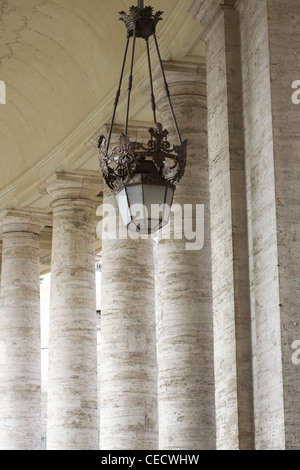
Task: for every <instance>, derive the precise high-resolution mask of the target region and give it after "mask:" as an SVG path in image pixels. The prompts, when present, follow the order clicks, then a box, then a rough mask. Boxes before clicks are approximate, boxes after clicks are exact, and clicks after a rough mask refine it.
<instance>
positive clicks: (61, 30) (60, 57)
mask: <svg viewBox="0 0 300 470" xmlns="http://www.w3.org/2000/svg"><path fill="white" fill-rule="evenodd" d="M145 3H146V4H147V2H145ZM192 3H193V1H192V0H186V1H184V2H182V0H163V1H159V0H149V2H148V4H151V5H152V6H153V7H154V9H155V10H159V9H160V10H164V12H165V14H164V19H165V21H164V22H160V23H159V26H158V36H159V37H160V39H161V42H162V43H161V42H160V45H161V47H162V51H163V58H166V59H182V58H183V57H184V56H185V55H186V52H187V51H189V50H190V51H193V50H194V51H195V54H194V55H195V56H196V55H197V56H198V55H199V50H200V54H201V47H202V46H200V49H199V44H198V42H197V38H198V37H199V35H200V32H201V28H200V25H197V24H196V23H195V22H194V20H192V18H191V15H190V14H189V12H188V9H189V7H190V6H191V4H192ZM132 4H136V1H131V0H127V1H124V0H113V1H111V0H85V1H83V0H0V80H3V81H4V82H5V83H6V100H7V101H6V104H5V105H0V161H1V172H0V209H3V208H4V206H5V207H7V206H12V205H14V206H17V205H22V204H21V203H20V201H19V199H18V194H19V193H20V194H21V193H22V194H24V191H25V192H26V188H25V187H26V185H27V186H32V185H33V184H35V187H37V186H38V184H39V183H40V182H41V181H42V180H43V178H44V177H46V176H47V173H49V172H50V171H55V170H57V171H61V170H64V169H67V168H68V169H69V168H70V167H71V168H72V165H71V164H69V166H68V162H69V159H70V155H71V154H72V152H73V150H74V152H75V153H76V151H77V149H74V148H73V147H72V143H71V141H72V139H71V137H72V136H73V134H74V132H76V130H78V129H79V130H80V132H79V133H78V135H79V136H80V138H81V139H83V141H84V140H87V139H89V138H90V137H91V135H88V132H87V129H88V131H89V132H92V133H93V132H96V131H97V128H99V127H100V126H101V125H103V124H104V123H105V122H107V121H108V119H109V117H108V116H110V113H111V109H112V104H113V99H114V95H115V91H116V87H117V83H118V79H119V74H120V67H121V63H122V57H123V52H124V47H125V38H126V29H125V26H124V25H123V24H121V23H120V22H119V20H118V18H119V15H118V12H119V11H120V10H125V11H128V10H129V7H130V6H131V5H132ZM183 4H184V5H183ZM191 28H192V29H191ZM179 30H182V31H183V33H182V39H183V40H182V41H180V40H179V39H178V31H179ZM197 44H198V45H197ZM187 45H188V47H187ZM137 46H138V47H137V59H139V58H140V62H141V66H140V71H139V72H138V73H137V81H141V80H142V78H143V76H144V75H143V74H144V73H146V72H145V71H144V69H143V67H142V65H143V64H144V62H145V60H144V62H143V57H144V49H142V47H141V46H142V44H141V43H140V42H138V45H137ZM181 48H182V50H181ZM193 48H194V49H193ZM191 53H193V52H191ZM178 54H179V56H178ZM180 54H181V56H180ZM145 70H146V69H145ZM124 87H125V88H126V83H125V84H124ZM134 100H137V98H136V95H133V106H134V103H135V101H134ZM136 103H137V101H136ZM121 108H122V104H121ZM142 108H143V105H141V106H140V107H138V106H137V107H136V112H135V115H134V116H133V118H134V119H138V120H146V119H147V115H146V114H143V113H142V112H141V109H142ZM83 123H85V125H86V127H84V126H83ZM70 136H71V137H70ZM68 139H69V141H68ZM66 142H68V145H66ZM80 142H81V141H80ZM83 143H84V142H82V144H83ZM73 145H74V146H75V145H78V143H77V144H75V143H74V144H73ZM79 147H80V145H79ZM82 149H83V147H82ZM75 150H76V151H75ZM84 151H85V150H84V149H83V150H82V151H81V150H80V151H79V152H78V155H77V153H76V158H75V157H74V158H73V157H72V158H73V160H72V162H73V161H75V160H76V159H77V156H78V158H79V160H80V157H81V154H82V152H84ZM49 156H51V158H50V157H49ZM54 157H55V158H54ZM77 166H78V165H77ZM32 169H35V170H34V171H33V173H32V178H33V180H32V179H30V177H29V176H26V175H29V173H30V171H32ZM28 172H29V173H28ZM22 175H25V176H24V178H23V180H22ZM20 181H21V183H22V184H21V183H20ZM12 185H15V188H14V192H13V193H11V194H13V196H14V199H13V200H10V201H9V200H8V199H5V194H6V192H7V191H8V188H10V187H11V186H12ZM22 185H23V186H22ZM21 186H22V187H21ZM24 188H25V189H24ZM8 194H10V193H8ZM2 196H3V197H2ZM10 198H11V195H10ZM1 199H2V201H1Z"/></svg>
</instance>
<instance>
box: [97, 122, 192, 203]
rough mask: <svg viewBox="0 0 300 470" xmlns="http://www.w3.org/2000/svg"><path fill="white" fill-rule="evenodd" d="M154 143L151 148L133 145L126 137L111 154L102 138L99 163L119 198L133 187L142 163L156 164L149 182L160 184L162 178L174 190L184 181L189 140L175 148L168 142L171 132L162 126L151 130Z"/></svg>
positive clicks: (157, 125) (121, 138) (151, 139)
mask: <svg viewBox="0 0 300 470" xmlns="http://www.w3.org/2000/svg"><path fill="white" fill-rule="evenodd" d="M149 133H150V137H151V138H150V140H149V141H148V143H147V145H145V144H143V143H141V142H132V141H130V139H129V138H128V137H126V136H125V135H124V134H122V135H121V136H120V143H119V144H118V145H115V146H114V147H112V148H111V149H110V150H108V149H107V147H106V143H107V142H106V138H105V137H104V136H103V135H101V136H100V137H99V141H98V148H99V163H100V167H101V170H102V174H103V177H104V179H105V181H106V183H107V185H108V187H109V188H111V189H112V190H113V191H114V193H115V194H116V193H117V192H119V191H120V190H121V189H122V188H124V187H125V186H126V184H128V183H129V181H130V180H131V179H132V178H133V176H134V174H135V173H137V172H138V166H139V164H140V163H142V162H147V161H148V162H149V161H152V162H153V163H154V167H153V168H154V171H153V172H151V171H150V173H148V175H147V177H146V176H145V177H146V178H147V179H148V180H149V181H151V180H152V181H157V178H158V177H160V181H161V180H165V181H166V182H168V183H169V184H170V185H171V186H174V183H175V182H176V181H177V182H178V181H180V179H181V178H182V176H183V175H184V171H185V166H186V155H187V140H185V141H184V142H183V143H182V144H181V145H173V148H171V145H170V143H169V141H168V134H169V132H168V131H167V130H166V129H163V127H162V125H161V124H156V126H155V128H151V129H149Z"/></svg>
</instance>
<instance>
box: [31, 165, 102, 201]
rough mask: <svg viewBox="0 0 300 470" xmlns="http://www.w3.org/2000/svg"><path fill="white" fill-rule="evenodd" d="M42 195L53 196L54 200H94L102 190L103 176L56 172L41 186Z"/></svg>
mask: <svg viewBox="0 0 300 470" xmlns="http://www.w3.org/2000/svg"><path fill="white" fill-rule="evenodd" d="M38 189H39V191H40V193H41V194H51V195H52V197H53V199H54V200H59V199H73V198H75V199H88V200H94V199H95V198H96V196H97V195H98V194H99V192H100V190H101V176H100V173H99V176H98V175H94V174H81V173H65V172H55V173H54V174H52V175H51V176H50V177H49V178H47V179H46V180H45V181H44V182H43V183H42V184H41V185H40V186H39V188H38Z"/></svg>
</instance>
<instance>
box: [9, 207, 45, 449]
mask: <svg viewBox="0 0 300 470" xmlns="http://www.w3.org/2000/svg"><path fill="white" fill-rule="evenodd" d="M49 221H50V217H49V216H46V215H44V214H37V213H28V212H21V211H12V210H7V211H5V212H4V213H2V215H1V222H0V223H1V229H2V233H3V234H2V280H1V309H0V449H1V450H39V449H40V448H41V343H40V260H39V240H40V237H39V234H40V231H41V229H42V228H43V227H44V225H45V224H46V223H48V222H49Z"/></svg>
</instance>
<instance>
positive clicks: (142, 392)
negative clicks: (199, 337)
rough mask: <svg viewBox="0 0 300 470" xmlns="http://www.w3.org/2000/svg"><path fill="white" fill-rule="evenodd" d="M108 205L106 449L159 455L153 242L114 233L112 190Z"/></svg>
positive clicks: (103, 415) (103, 394) (104, 275)
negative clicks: (139, 451) (138, 451)
mask: <svg viewBox="0 0 300 470" xmlns="http://www.w3.org/2000/svg"><path fill="white" fill-rule="evenodd" d="M121 132H122V131H120V133H121ZM130 132H131V133H132V132H133V129H131V128H130ZM132 138H136V135H135V136H133V137H132ZM104 204H105V205H106V206H104V208H105V207H106V209H105V214H104V216H105V218H104V222H103V230H104V231H105V230H106V227H110V228H111V232H110V234H109V236H108V234H107V233H106V234H105V236H104V239H103V245H102V246H103V251H102V314H101V385H100V401H101V407H100V441H101V449H102V450H155V449H158V410H157V355H156V317H155V288H154V263H153V241H152V240H146V239H137V240H132V239H131V238H130V237H129V233H127V231H126V230H125V228H123V223H122V221H120V230H118V226H119V222H118V223H117V231H116V233H114V227H115V221H116V218H115V214H117V217H119V214H118V210H117V206H116V202H115V197H114V195H113V194H112V193H111V192H110V191H109V190H108V189H107V188H105V189H104ZM114 234H115V235H116V236H115V237H114ZM123 237H124V238H125V237H127V239H122V238H123Z"/></svg>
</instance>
